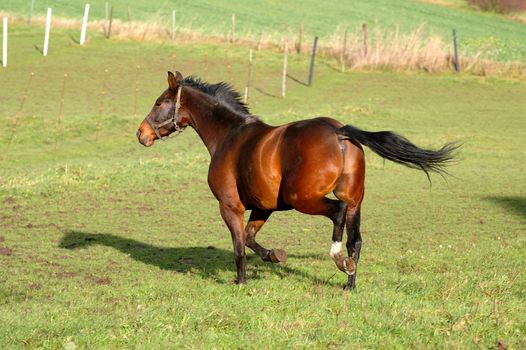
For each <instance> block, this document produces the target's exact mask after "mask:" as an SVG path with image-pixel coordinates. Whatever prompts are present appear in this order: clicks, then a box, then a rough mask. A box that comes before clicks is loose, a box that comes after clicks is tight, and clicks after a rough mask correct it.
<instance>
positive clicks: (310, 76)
mask: <svg viewBox="0 0 526 350" xmlns="http://www.w3.org/2000/svg"><path fill="white" fill-rule="evenodd" d="M317 46H318V37H315V38H314V44H313V45H312V55H311V57H310V67H309V86H312V76H313V74H314V59H315V58H316V47H317Z"/></svg>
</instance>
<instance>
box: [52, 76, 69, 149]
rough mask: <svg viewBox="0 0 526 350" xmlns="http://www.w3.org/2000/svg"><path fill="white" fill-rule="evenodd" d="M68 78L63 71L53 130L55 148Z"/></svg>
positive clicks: (58, 136)
mask: <svg viewBox="0 0 526 350" xmlns="http://www.w3.org/2000/svg"><path fill="white" fill-rule="evenodd" d="M67 79H68V74H67V73H64V79H63V80H62V91H61V93H60V104H59V109H58V115H57V126H56V130H55V150H56V149H57V148H58V147H57V146H58V141H59V138H60V122H61V120H62V112H63V110H64V95H65V94H66V80H67Z"/></svg>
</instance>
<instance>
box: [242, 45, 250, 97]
mask: <svg viewBox="0 0 526 350" xmlns="http://www.w3.org/2000/svg"><path fill="white" fill-rule="evenodd" d="M251 80H252V49H250V50H249V52H248V77H247V84H246V85H245V96H244V98H243V102H244V103H248V90H249V89H250V81H251Z"/></svg>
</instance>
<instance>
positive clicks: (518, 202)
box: [484, 196, 526, 219]
mask: <svg viewBox="0 0 526 350" xmlns="http://www.w3.org/2000/svg"><path fill="white" fill-rule="evenodd" d="M484 199H485V200H487V201H490V202H493V203H496V204H499V205H500V206H501V207H504V208H506V209H509V210H511V211H513V212H515V214H516V215H518V216H519V217H521V218H523V219H526V197H521V196H492V197H484Z"/></svg>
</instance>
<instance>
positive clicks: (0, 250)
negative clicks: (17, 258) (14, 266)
mask: <svg viewBox="0 0 526 350" xmlns="http://www.w3.org/2000/svg"><path fill="white" fill-rule="evenodd" d="M0 255H4V256H9V255H13V251H12V250H11V249H9V248H5V247H0Z"/></svg>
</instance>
